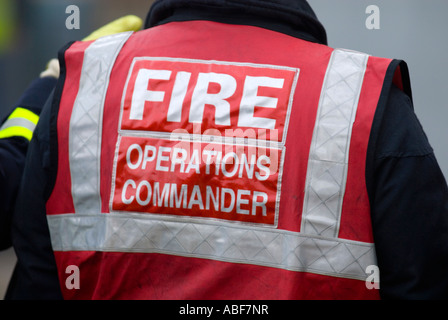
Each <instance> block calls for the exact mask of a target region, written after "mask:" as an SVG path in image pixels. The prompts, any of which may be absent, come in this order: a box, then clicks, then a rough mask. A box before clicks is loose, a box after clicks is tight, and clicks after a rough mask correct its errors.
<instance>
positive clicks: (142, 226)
mask: <svg viewBox="0 0 448 320" xmlns="http://www.w3.org/2000/svg"><path fill="white" fill-rule="evenodd" d="M48 222H49V226H50V230H51V232H52V241H53V249H54V250H55V251H95V250H96V251H103V252H140V253H164V254H170V255H177V256H185V257H196V258H205V259H212V260H217V261H227V262H234V263H246V264H251V265H259V266H268V267H273V268H281V269H285V270H291V271H307V272H312V273H317V274H323V275H331V276H337V277H344V278H351V279H359V280H365V279H366V276H367V275H366V273H365V270H366V268H367V266H369V265H375V264H376V258H375V249H374V246H373V244H368V243H363V242H355V241H348V240H342V239H330V238H324V237H318V236H315V237H310V236H306V235H303V234H301V233H295V232H289V231H284V230H272V229H264V228H248V227H243V226H239V225H235V226H233V225H232V226H231V225H229V224H196V223H191V222H183V221H175V220H171V221H166V220H165V221H162V220H156V219H154V218H153V217H152V218H151V217H148V215H145V216H142V215H141V214H128V213H110V214H102V215H80V214H76V215H73V214H67V215H51V216H48Z"/></svg>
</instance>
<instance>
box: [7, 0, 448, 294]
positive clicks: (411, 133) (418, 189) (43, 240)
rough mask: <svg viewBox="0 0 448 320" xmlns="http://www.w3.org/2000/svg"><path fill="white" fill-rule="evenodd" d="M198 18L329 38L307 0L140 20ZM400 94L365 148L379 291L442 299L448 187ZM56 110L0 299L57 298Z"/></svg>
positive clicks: (39, 142)
mask: <svg viewBox="0 0 448 320" xmlns="http://www.w3.org/2000/svg"><path fill="white" fill-rule="evenodd" d="M204 9H206V10H204ZM198 19H200V20H211V21H217V22H223V23H232V24H245V25H254V26H258V27H264V28H268V29H271V30H274V31H278V32H283V33H286V34H288V35H291V36H295V37H299V38H302V39H304V40H309V41H314V42H319V43H323V44H325V43H326V35H325V31H324V29H323V27H322V26H321V24H320V23H319V22H318V20H317V18H315V15H314V13H313V12H312V10H311V8H310V7H309V6H308V4H307V3H306V2H305V1H289V0H275V1H267V0H244V1H243V0H240V1H238V0H226V1H225V0H194V1H185V0H163V1H156V2H155V4H154V5H153V7H152V10H151V11H150V14H149V16H148V19H147V21H146V27H152V26H155V25H158V24H162V23H169V22H170V21H188V20H198ZM62 80H63V79H62ZM60 83H62V81H61V82H60ZM59 86H60V85H59ZM57 90H61V88H60V87H59V89H57ZM407 92H408V94H406V93H405V92H403V91H401V90H399V89H398V88H396V87H392V88H390V91H388V94H387V96H383V97H382V99H384V101H386V103H384V104H382V107H381V108H379V109H378V110H377V112H376V114H375V118H374V123H373V128H372V132H371V137H370V141H369V148H368V162H367V168H366V179H367V182H368V192H369V198H370V201H371V208H372V222H373V231H374V238H375V244H376V251H377V256H378V264H379V269H380V279H381V288H380V293H381V296H382V298H386V299H388V298H389V299H391V298H392V299H443V298H448V277H447V276H446V272H447V270H448V188H447V184H446V181H445V178H444V177H443V174H442V172H441V170H440V168H439V166H438V164H437V161H436V159H435V156H434V153H433V150H432V148H431V146H430V144H429V142H428V139H427V137H426V135H425V133H424V131H423V129H422V127H421V125H420V123H419V121H418V119H417V117H416V115H415V113H414V111H413V104H412V97H411V96H410V91H407ZM56 114H57V110H56V109H52V104H51V103H47V106H46V107H45V110H44V112H43V114H42V116H41V120H40V121H39V124H38V127H37V129H36V131H35V139H33V141H32V143H31V145H30V150H29V153H28V154H29V156H28V158H27V163H26V166H27V167H26V170H25V173H24V175H25V179H26V180H25V181H27V183H24V184H23V185H22V188H21V190H20V194H19V201H18V205H17V210H16V212H15V216H14V222H15V233H14V246H15V248H16V252H17V255H18V260H19V261H18V267H17V268H16V270H15V272H14V276H13V279H12V282H11V285H10V287H9V290H8V293H7V297H6V298H7V299H26V298H31V299H58V298H61V293H60V290H59V282H58V277H57V273H56V266H55V263H54V257H53V254H52V251H51V244H50V236H49V231H48V226H47V222H46V216H45V213H46V212H45V201H46V197H48V196H49V194H50V192H51V189H52V183H53V177H54V174H55V170H56V168H52V167H50V166H49V163H50V161H49V157H50V155H49V154H50V149H51V148H52V147H51V146H53V147H55V146H54V144H55V143H56V141H54V130H55V129H54V128H55V127H54V126H55V119H56V117H55V115H56ZM52 137H53V138H52Z"/></svg>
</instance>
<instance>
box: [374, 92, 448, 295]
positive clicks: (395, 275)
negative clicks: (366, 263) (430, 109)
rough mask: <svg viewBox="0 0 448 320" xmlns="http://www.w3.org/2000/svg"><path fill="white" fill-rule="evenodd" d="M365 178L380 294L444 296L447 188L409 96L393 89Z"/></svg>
mask: <svg viewBox="0 0 448 320" xmlns="http://www.w3.org/2000/svg"><path fill="white" fill-rule="evenodd" d="M375 121H380V125H379V127H378V128H379V130H378V134H377V136H375V135H373V138H372V137H371V139H374V140H376V149H375V160H374V166H373V168H370V169H369V168H368V169H367V170H373V174H372V175H369V176H371V177H372V178H371V180H370V181H369V180H368V185H369V189H370V190H369V196H370V201H371V207H372V222H373V231H374V238H375V239H374V240H375V246H376V251H377V257H378V267H379V270H380V293H381V297H382V298H387V299H444V298H448V277H447V276H446V273H447V270H448V188H447V184H446V181H445V178H444V176H443V174H442V172H441V170H440V168H439V165H438V163H437V160H436V157H435V155H434V152H433V149H432V148H431V146H430V144H429V142H428V139H427V137H426V135H425V133H424V131H423V129H422V126H421V125H420V123H419V121H418V119H417V117H416V115H415V113H414V111H413V106H412V102H411V99H410V98H409V97H408V96H407V95H406V94H405V93H404V92H402V91H401V90H399V89H398V88H396V87H393V88H392V89H391V92H390V95H389V98H388V103H387V105H386V109H385V110H384V113H383V116H382V118H381V119H377V118H375Z"/></svg>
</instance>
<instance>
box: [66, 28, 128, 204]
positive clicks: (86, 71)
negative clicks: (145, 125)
mask: <svg viewBox="0 0 448 320" xmlns="http://www.w3.org/2000/svg"><path fill="white" fill-rule="evenodd" d="M131 34H132V32H125V33H119V34H115V35H112V36H108V37H103V38H99V39H98V40H96V41H95V42H94V43H92V44H91V45H90V46H89V47H88V48H87V49H86V51H85V54H84V61H83V66H82V72H81V79H80V83H79V91H78V95H77V97H76V100H75V103H74V106H73V112H72V115H71V119H70V133H69V135H70V136H69V161H70V172H71V179H72V196H73V202H74V206H75V212H83V213H89V212H90V213H97V212H100V209H101V197H100V158H101V133H102V132H101V130H102V120H103V107H104V99H105V96H106V92H107V87H108V85H109V76H110V72H111V70H112V67H113V65H114V62H115V59H116V57H117V55H118V52H119V51H120V49H121V48H122V46H123V44H124V43H125V42H126V40H127V39H128V38H129V36H130V35H131Z"/></svg>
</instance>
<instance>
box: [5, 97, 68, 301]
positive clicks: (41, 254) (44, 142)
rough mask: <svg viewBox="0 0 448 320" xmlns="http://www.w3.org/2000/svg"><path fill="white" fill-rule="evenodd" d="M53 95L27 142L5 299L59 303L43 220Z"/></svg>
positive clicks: (47, 181) (58, 291) (59, 292)
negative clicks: (13, 260)
mask: <svg viewBox="0 0 448 320" xmlns="http://www.w3.org/2000/svg"><path fill="white" fill-rule="evenodd" d="M52 100H53V99H52V95H50V98H49V99H48V101H47V103H46V105H45V107H44V109H43V111H42V114H41V116H40V119H39V123H38V125H37V127H36V130H35V132H34V137H33V139H32V140H31V142H30V145H29V149H28V154H27V157H26V161H25V169H24V172H23V180H22V181H23V183H22V184H21V185H20V188H19V191H18V195H17V203H16V206H15V211H14V215H13V219H12V242H13V246H14V249H15V252H16V256H17V265H16V267H15V269H14V272H13V276H12V279H11V281H10V284H9V287H8V290H7V293H6V296H5V299H6V300H11V299H19V300H23V299H33V300H36V299H45V300H49V299H61V298H62V295H61V291H60V287H59V281H58V275H57V269H56V263H55V260H54V254H53V250H52V247H51V239H50V233H49V230H48V225H47V219H46V199H47V197H48V190H49V184H51V177H52V176H53V172H52V170H53V169H54V168H52V166H51V165H50V148H51V141H50V130H51V126H50V123H51V119H52V114H51V112H52V110H51V109H52V108H51V106H52V103H51V101H52Z"/></svg>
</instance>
